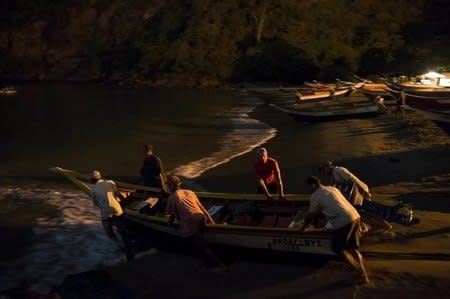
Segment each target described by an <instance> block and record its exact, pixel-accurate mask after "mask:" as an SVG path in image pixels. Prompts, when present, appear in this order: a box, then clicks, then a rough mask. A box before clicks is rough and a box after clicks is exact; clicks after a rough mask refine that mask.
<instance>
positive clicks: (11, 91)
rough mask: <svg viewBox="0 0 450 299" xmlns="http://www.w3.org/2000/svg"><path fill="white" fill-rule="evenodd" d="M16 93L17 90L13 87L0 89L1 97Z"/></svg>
mask: <svg viewBox="0 0 450 299" xmlns="http://www.w3.org/2000/svg"><path fill="white" fill-rule="evenodd" d="M16 93H17V89H15V88H14V87H11V86H8V87H3V88H1V89H0V94H3V95H15V94H16Z"/></svg>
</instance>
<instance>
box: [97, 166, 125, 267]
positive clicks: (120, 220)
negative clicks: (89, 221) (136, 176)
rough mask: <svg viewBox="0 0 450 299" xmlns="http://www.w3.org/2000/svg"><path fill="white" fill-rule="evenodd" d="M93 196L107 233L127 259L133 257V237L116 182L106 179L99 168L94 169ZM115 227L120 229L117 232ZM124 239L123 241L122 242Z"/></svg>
mask: <svg viewBox="0 0 450 299" xmlns="http://www.w3.org/2000/svg"><path fill="white" fill-rule="evenodd" d="M91 182H92V183H93V185H92V188H91V198H92V201H93V202H94V204H95V205H96V206H97V207H98V208H99V210H100V216H101V218H102V224H103V228H104V229H105V232H106V235H107V236H108V237H109V238H111V239H112V240H113V241H114V242H116V244H117V245H118V246H119V247H120V249H121V250H123V251H124V252H125V254H126V256H127V259H128V260H130V259H133V254H132V251H131V246H130V245H131V242H132V241H131V239H130V237H129V236H128V233H127V230H126V228H125V223H124V222H125V219H124V217H123V210H122V207H121V206H120V194H119V192H118V191H117V186H116V184H115V183H114V182H113V181H111V180H104V179H103V178H102V175H101V173H100V172H99V171H98V170H94V171H92V177H91ZM114 228H116V230H117V231H118V233H116V232H115V230H114ZM121 240H122V243H121Z"/></svg>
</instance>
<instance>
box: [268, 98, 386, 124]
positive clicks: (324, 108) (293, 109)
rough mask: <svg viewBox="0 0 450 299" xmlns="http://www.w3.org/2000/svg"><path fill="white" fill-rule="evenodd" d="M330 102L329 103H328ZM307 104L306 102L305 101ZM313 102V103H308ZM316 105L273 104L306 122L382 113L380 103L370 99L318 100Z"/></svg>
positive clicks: (370, 115)
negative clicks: (355, 100) (357, 100)
mask: <svg viewBox="0 0 450 299" xmlns="http://www.w3.org/2000/svg"><path fill="white" fill-rule="evenodd" d="M326 102H328V103H326ZM305 104H306V103H305ZM307 104H313V103H307ZM314 104H316V105H304V103H301V104H298V105H296V104H294V105H290V106H289V107H282V106H278V105H275V104H271V106H272V107H274V108H275V109H277V110H279V111H282V112H285V113H287V114H288V115H289V116H291V117H293V118H294V119H295V120H298V121H304V122H326V121H335V120H343V119H355V118H366V117H372V116H376V115H377V114H379V113H380V105H379V104H373V103H370V102H368V101H363V102H354V101H353V102H350V101H347V102H346V101H340V100H337V101H324V102H316V103H314Z"/></svg>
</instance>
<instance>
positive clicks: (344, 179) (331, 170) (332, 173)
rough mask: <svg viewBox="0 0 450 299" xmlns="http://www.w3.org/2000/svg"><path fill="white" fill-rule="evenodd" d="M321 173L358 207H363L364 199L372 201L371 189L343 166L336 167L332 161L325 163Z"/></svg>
mask: <svg viewBox="0 0 450 299" xmlns="http://www.w3.org/2000/svg"><path fill="white" fill-rule="evenodd" d="M319 172H322V173H323V174H325V177H327V178H328V179H329V180H330V184H331V185H332V186H336V187H337V188H338V189H339V190H340V191H341V192H342V193H343V194H344V195H345V196H346V197H347V199H348V201H349V202H350V203H351V204H352V205H354V206H356V207H361V206H362V205H363V202H364V199H367V200H371V198H372V195H371V194H370V191H369V187H368V186H367V184H366V183H364V182H363V181H361V180H360V179H359V178H358V177H357V176H356V175H354V174H353V173H352V172H350V171H349V170H348V169H347V168H345V167H342V166H335V165H334V164H333V162H331V161H324V162H322V163H321V165H320V166H319Z"/></svg>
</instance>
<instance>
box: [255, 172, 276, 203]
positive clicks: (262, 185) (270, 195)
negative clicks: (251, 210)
mask: <svg viewBox="0 0 450 299" xmlns="http://www.w3.org/2000/svg"><path fill="white" fill-rule="evenodd" d="M257 184H258V186H259V187H260V188H261V189H262V190H263V192H264V194H265V195H266V197H267V199H273V197H272V194H270V192H269V190H267V186H266V183H264V180H263V179H262V178H260V177H258V180H257Z"/></svg>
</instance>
